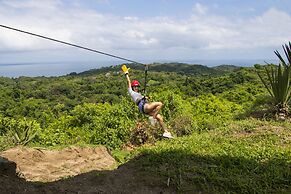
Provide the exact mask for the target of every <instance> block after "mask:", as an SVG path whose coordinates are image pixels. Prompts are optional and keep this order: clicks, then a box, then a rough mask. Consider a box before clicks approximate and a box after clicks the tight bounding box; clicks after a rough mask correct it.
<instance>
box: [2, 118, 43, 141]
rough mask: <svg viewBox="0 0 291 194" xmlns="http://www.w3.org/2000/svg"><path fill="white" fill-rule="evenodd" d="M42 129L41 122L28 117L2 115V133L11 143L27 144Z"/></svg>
mask: <svg viewBox="0 0 291 194" xmlns="http://www.w3.org/2000/svg"><path fill="white" fill-rule="evenodd" d="M40 130H41V128H40V125H39V123H37V122H36V121H34V120H28V119H26V118H20V119H13V118H8V117H0V135H2V136H4V137H5V138H3V140H5V141H6V143H8V144H11V145H26V144H28V143H29V142H31V141H33V140H34V138H35V136H36V135H37V133H38V132H39V131H40Z"/></svg>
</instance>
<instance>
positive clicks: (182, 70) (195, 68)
mask: <svg viewBox="0 0 291 194" xmlns="http://www.w3.org/2000/svg"><path fill="white" fill-rule="evenodd" d="M127 66H128V67H130V68H131V69H135V70H141V71H143V70H144V66H143V65H139V64H127ZM148 68H149V71H154V72H175V73H179V74H183V75H193V76H199V75H200V76H203V75H212V76H213V75H222V74H224V73H227V72H232V71H233V70H236V69H238V68H239V67H236V66H232V65H223V66H218V67H207V66H203V65H198V64H185V63H153V64H148ZM120 69H121V65H116V66H110V67H103V68H100V69H92V70H89V71H84V72H81V73H78V74H76V75H83V76H84V75H94V74H99V73H106V72H110V71H115V72H118V71H120Z"/></svg>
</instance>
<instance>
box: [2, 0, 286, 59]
mask: <svg viewBox="0 0 291 194" xmlns="http://www.w3.org/2000/svg"><path fill="white" fill-rule="evenodd" d="M0 18H1V24H3V25H8V26H12V27H16V28H21V29H23V30H27V31H31V32H34V33H39V34H42V35H45V36H49V37H52V38H56V39H60V40H64V41H68V42H72V43H76V44H80V45H83V46H88V47H91V48H94V49H99V50H101V51H105V52H113V53H116V52H117V53H120V54H124V55H125V56H128V57H131V56H134V57H153V58H154V57H155V58H159V57H160V58H166V57H173V58H174V57H175V55H176V53H175V52H176V51H177V53H178V54H179V56H177V55H176V57H181V56H183V57H188V58H191V57H199V56H202V55H201V54H202V53H205V52H206V53H207V52H209V53H212V54H213V53H214V54H215V52H216V51H223V49H228V50H232V52H235V50H241V49H253V50H255V49H260V48H263V47H276V48H277V47H278V46H280V45H281V44H283V43H286V42H287V41H288V40H290V31H291V26H290V25H289V24H290V23H291V16H290V15H289V14H287V13H284V12H282V11H280V10H277V9H274V8H271V9H269V10H267V11H266V12H265V13H263V14H262V15H259V16H256V17H254V18H251V19H240V18H237V19H233V18H226V17H224V16H221V15H214V14H210V13H208V8H207V7H206V6H203V5H202V4H199V3H197V4H195V5H194V8H193V13H192V15H191V16H190V17H189V18H188V19H183V20H181V19H179V20H178V19H175V18H170V17H163V18H161V17H152V18H139V17H136V16H126V17H121V16H117V15H110V14H101V13H97V12H95V11H93V10H88V9H84V8H81V7H78V6H77V5H75V6H71V7H67V5H65V4H63V3H62V1H61V0H44V1H42V2H41V3H39V1H37V0H23V1H17V0H10V1H0ZM0 34H1V35H0V45H1V48H0V51H5V50H13V49H15V50H33V49H35V50H39V49H55V48H67V46H63V45H59V44H55V43H52V42H49V41H45V40H41V39H38V38H35V37H30V36H28V35H23V34H20V33H17V32H11V31H9V30H6V29H3V28H1V29H0ZM178 51H179V52H178ZM183 52H184V53H183ZM144 53H145V54H146V55H147V56H145V55H144ZM195 53H196V54H195ZM219 53H222V52H219ZM227 55H228V53H226V55H225V56H227ZM227 57H228V56H227Z"/></svg>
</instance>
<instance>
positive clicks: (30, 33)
mask: <svg viewBox="0 0 291 194" xmlns="http://www.w3.org/2000/svg"><path fill="white" fill-rule="evenodd" d="M0 27H2V28H6V29H9V30H13V31H17V32H21V33H24V34H29V35H31V36H36V37H39V38H43V39H47V40H50V41H54V42H58V43H61V44H65V45H69V46H73V47H77V48H80V49H84V50H87V51H91V52H95V53H99V54H102V55H106V56H109V57H113V58H117V59H121V60H124V61H128V62H132V63H136V64H140V65H144V66H145V83H144V84H145V86H144V93H146V86H147V71H148V65H146V64H143V63H140V62H137V61H134V60H131V59H127V58H124V57H120V56H117V55H113V54H110V53H105V52H102V51H98V50H95V49H91V48H87V47H84V46H79V45H76V44H72V43H69V42H65V41H62V40H57V39H54V38H50V37H47V36H43V35H39V34H35V33H32V32H28V31H24V30H20V29H17V28H12V27H9V26H5V25H2V24H0Z"/></svg>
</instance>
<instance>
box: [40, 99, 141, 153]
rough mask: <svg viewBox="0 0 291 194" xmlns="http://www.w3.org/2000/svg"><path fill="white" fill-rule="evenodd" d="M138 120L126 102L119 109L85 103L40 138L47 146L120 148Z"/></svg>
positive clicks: (44, 132) (46, 130) (58, 121)
mask: <svg viewBox="0 0 291 194" xmlns="http://www.w3.org/2000/svg"><path fill="white" fill-rule="evenodd" d="M135 117H137V115H136V114H135V111H133V110H132V107H130V103H129V102H128V100H126V99H124V98H123V99H121V103H120V104H116V105H110V104H108V103H105V104H101V103H99V104H92V103H85V104H83V105H78V106H76V107H75V108H74V109H73V110H72V111H71V112H70V113H69V115H63V116H62V117H60V118H59V119H58V120H56V121H55V122H53V123H51V124H50V126H48V128H47V129H45V130H43V132H42V133H41V134H40V135H39V137H38V138H39V142H40V144H44V145H48V146H55V145H68V144H76V143H86V144H101V145H106V146H108V147H110V148H118V147H120V146H121V145H122V144H124V143H126V142H128V141H129V139H130V131H131V129H132V128H133V125H134V118H135Z"/></svg>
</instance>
